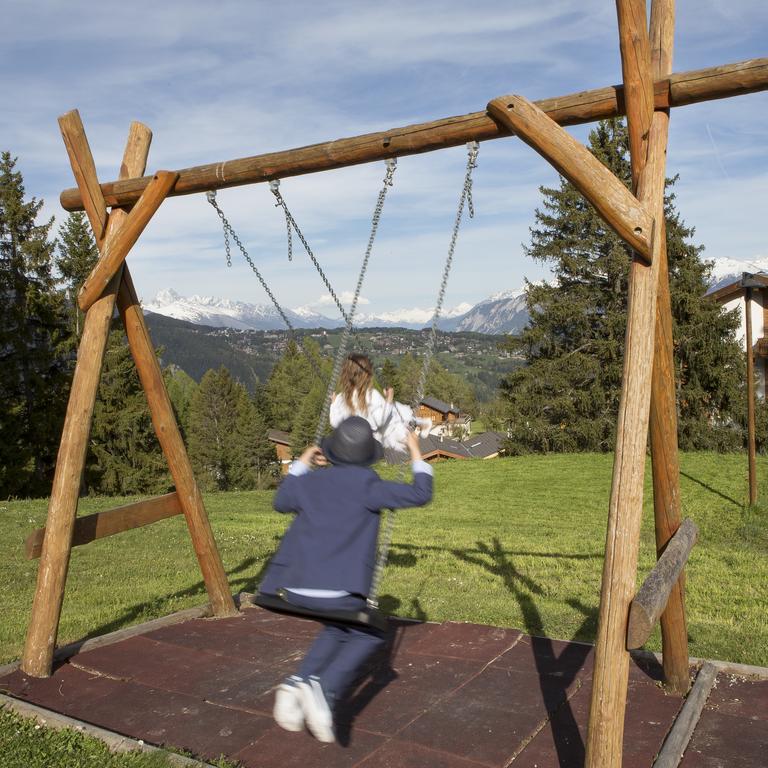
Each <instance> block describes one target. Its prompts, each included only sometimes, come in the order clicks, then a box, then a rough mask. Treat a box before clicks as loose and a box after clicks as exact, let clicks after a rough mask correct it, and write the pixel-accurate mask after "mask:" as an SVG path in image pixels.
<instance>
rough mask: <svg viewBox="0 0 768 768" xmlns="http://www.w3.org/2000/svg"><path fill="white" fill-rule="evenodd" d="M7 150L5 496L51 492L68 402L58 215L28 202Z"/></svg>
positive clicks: (1, 323)
mask: <svg viewBox="0 0 768 768" xmlns="http://www.w3.org/2000/svg"><path fill="white" fill-rule="evenodd" d="M15 166H16V160H15V159H14V158H12V157H11V155H10V153H8V152H3V153H1V154H0V367H1V368H2V376H0V432H2V435H3V439H2V441H0V496H2V497H7V496H9V495H45V494H47V493H48V492H49V491H50V482H51V478H52V474H53V467H54V463H55V457H56V452H57V447H58V441H59V434H60V431H61V424H62V421H63V416H64V408H65V407H66V400H65V397H66V389H67V388H66V385H65V382H66V349H65V341H66V328H65V321H64V316H63V302H62V297H61V294H60V292H59V291H57V289H56V280H55V277H54V275H53V254H54V247H55V244H54V243H53V242H51V241H49V239H48V237H49V233H50V229H51V226H52V224H53V219H51V220H50V221H48V222H45V223H43V224H38V223H36V220H37V216H38V214H39V212H40V209H41V208H42V206H43V201H42V200H36V199H35V198H31V199H30V200H28V201H27V200H25V199H24V198H25V190H24V183H23V179H22V175H21V173H20V172H19V171H17V170H15Z"/></svg>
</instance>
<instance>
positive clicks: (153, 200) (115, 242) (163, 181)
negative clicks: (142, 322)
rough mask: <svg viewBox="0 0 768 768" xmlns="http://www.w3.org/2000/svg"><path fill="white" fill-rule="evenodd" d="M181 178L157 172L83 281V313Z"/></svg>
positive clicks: (177, 175) (81, 304)
mask: <svg viewBox="0 0 768 768" xmlns="http://www.w3.org/2000/svg"><path fill="white" fill-rule="evenodd" d="M178 178H179V174H178V173H176V172H175V171H158V172H157V173H156V174H155V175H154V176H153V177H152V181H150V182H149V184H148V185H147V188H146V189H145V190H144V192H143V193H142V195H141V197H140V198H139V200H138V202H137V203H136V205H135V206H134V208H133V210H132V211H131V212H130V213H129V214H128V217H127V218H126V220H125V222H124V223H123V226H122V227H121V228H120V231H119V232H118V233H117V235H116V236H115V237H114V238H113V239H112V241H111V242H110V243H109V247H107V248H104V251H103V253H102V255H101V258H100V259H99V260H98V261H97V262H96V266H95V267H94V268H93V270H92V271H91V274H90V275H88V277H87V278H86V279H85V282H83V285H82V287H81V288H80V292H79V294H78V296H77V303H78V304H79V305H80V309H82V310H83V312H85V311H87V309H88V308H89V307H90V306H91V305H92V304H93V302H94V301H96V299H98V298H99V296H101V294H102V293H103V292H104V289H105V288H106V287H107V285H109V281H110V280H111V279H112V278H113V277H114V276H115V274H116V273H117V271H118V269H119V268H120V266H121V265H122V263H123V262H124V261H125V257H126V256H127V255H128V252H129V251H130V250H131V248H133V246H134V245H135V244H136V241H137V240H138V239H139V235H141V233H142V232H143V231H144V228H145V227H146V226H147V224H149V222H150V220H151V219H152V216H154V215H155V213H156V211H157V209H158V208H159V207H160V204H161V203H162V202H163V200H165V198H166V196H167V195H168V192H170V190H171V189H172V188H173V185H174V184H175V183H176V179H178ZM99 192H101V190H99Z"/></svg>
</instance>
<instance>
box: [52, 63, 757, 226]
mask: <svg viewBox="0 0 768 768" xmlns="http://www.w3.org/2000/svg"><path fill="white" fill-rule="evenodd" d="M766 89H768V59H750V60H748V61H743V62H738V63H736V64H726V65H723V66H720V67H709V68H708V69H699V70H694V71H691V72H678V73H677V74H674V75H671V76H670V77H667V78H664V79H662V80H657V81H656V82H655V83H654V105H655V107H656V109H665V108H667V107H677V106H682V105H684V104H694V103H698V102H701V101H708V100H710V99H722V98H727V97H729V96H736V95H738V94H743V93H755V92H757V91H763V90H766ZM536 105H537V106H538V107H539V108H540V109H541V110H542V111H544V112H546V113H547V115H548V116H549V117H551V118H552V119H553V120H554V121H555V122H556V123H557V124H558V125H577V124H580V123H591V122H594V121H596V120H604V119H607V118H610V117H618V116H619V115H622V114H624V98H623V88H622V86H610V87H607V88H598V89H595V90H591V91H581V92H579V93H573V94H568V95H566V96H557V97H555V98H551V99H542V100H541V101H537V102H536ZM508 135H509V133H508V132H507V131H506V130H503V129H501V128H500V126H499V125H498V124H497V123H496V122H495V121H494V120H492V119H491V118H490V117H489V116H488V114H487V113H486V112H485V110H483V111H482V112H471V113H469V114H467V115H458V116H456V117H444V118H441V119H439V120H434V121H431V122H428V123H418V124H416V125H406V126H401V127H398V128H392V129H390V130H387V131H380V132H377V133H369V134H366V135H364V136H352V137H347V138H342V139H336V140H334V141H326V142H322V143H320V144H313V145H311V146H308V147H299V148H296V149H288V150H284V151H281V152H270V153H268V154H264V155H255V156H253V157H243V158H238V159H235V160H225V161H221V162H213V163H207V164H206V165H198V166H195V167H193V168H184V169H182V170H180V171H179V180H178V182H177V183H176V184H175V185H174V188H173V190H172V191H171V193H170V194H171V195H190V194H194V193H195V192H206V191H208V190H211V189H226V188H228V187H236V186H241V185H243V184H256V183H260V182H265V181H270V180H272V179H282V178H287V177H289V176H300V175H302V174H305V173H317V172H318V171H327V170H331V169H332V168H345V167H347V166H351V165H357V164H359V163H370V162H374V161H376V160H385V159H386V158H388V157H405V156H407V155H415V154H419V153H421V152H431V151H433V150H436V149H444V148H445V147H458V146H462V145H463V144H466V143H467V142H468V141H488V140H490V139H499V138H503V137H504V136H508ZM149 181H150V178H149V177H144V178H143V179H134V180H130V181H112V182H108V183H105V184H102V185H101V191H102V194H103V195H104V199H105V200H106V201H107V204H108V205H127V204H129V203H135V202H136V201H137V200H138V199H139V196H140V195H141V193H142V191H143V190H144V188H145V187H146V186H147V184H149ZM60 200H61V205H62V207H63V208H64V209H65V210H67V211H76V210H82V208H83V196H82V193H81V192H80V191H79V190H78V189H65V190H64V191H63V192H62V193H61V198H60Z"/></svg>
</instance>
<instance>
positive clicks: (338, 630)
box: [289, 593, 386, 701]
mask: <svg viewBox="0 0 768 768" xmlns="http://www.w3.org/2000/svg"><path fill="white" fill-rule="evenodd" d="M289 600H290V602H291V603H294V604H295V605H300V606H302V607H303V608H310V609H317V610H323V609H326V610H338V611H360V610H363V609H364V608H365V600H364V599H363V598H362V597H359V596H357V595H347V596H345V597H307V596H306V595H297V594H295V593H291V594H290V595H289ZM322 624H323V628H322V629H321V630H320V633H319V634H318V635H317V637H316V638H315V641H314V642H313V643H312V646H311V647H310V649H309V650H308V651H307V654H306V656H304V659H303V661H302V662H301V666H300V667H299V670H298V672H297V673H296V674H297V675H298V676H299V677H302V678H304V679H306V678H308V677H310V676H314V677H317V678H318V679H319V680H320V685H322V687H323V692H324V693H325V694H326V696H327V697H328V698H329V699H330V700H331V701H338V700H339V699H341V698H342V697H343V696H344V695H345V694H346V693H347V691H348V689H349V688H350V687H351V686H352V685H353V683H354V682H355V681H356V680H357V678H358V677H359V676H360V675H361V673H362V672H363V669H364V665H365V662H366V661H368V660H369V659H370V658H371V657H372V656H373V655H374V654H375V653H376V651H378V650H379V649H381V648H382V647H383V646H384V645H385V643H386V640H385V633H384V632H381V631H380V630H378V629H375V628H373V627H363V626H357V625H352V624H339V623H336V622H331V621H322Z"/></svg>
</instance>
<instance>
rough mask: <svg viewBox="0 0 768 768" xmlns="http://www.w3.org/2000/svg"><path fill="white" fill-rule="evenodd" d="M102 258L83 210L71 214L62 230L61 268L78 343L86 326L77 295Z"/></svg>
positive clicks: (73, 332)
mask: <svg viewBox="0 0 768 768" xmlns="http://www.w3.org/2000/svg"><path fill="white" fill-rule="evenodd" d="M98 259H99V249H98V248H97V247H96V241H95V240H94V239H93V234H92V233H91V227H90V224H89V223H88V220H87V219H86V217H85V214H84V213H83V212H82V211H77V212H75V213H70V214H69V216H67V218H66V220H65V222H64V224H63V226H61V227H60V228H59V258H58V261H57V267H58V270H59V273H60V274H61V278H62V281H63V282H64V284H65V291H66V296H67V308H68V310H69V313H70V318H71V320H70V322H71V329H72V336H73V338H74V339H75V340H79V339H80V334H81V333H82V327H83V313H82V312H81V311H80V308H79V307H78V305H77V294H78V292H79V290H80V287H81V286H82V284H83V282H84V281H85V278H86V277H88V275H89V274H90V273H91V270H92V269H93V267H94V266H95V265H96V262H97V261H98Z"/></svg>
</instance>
